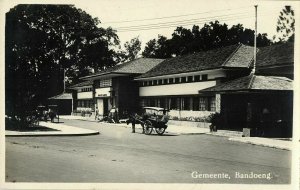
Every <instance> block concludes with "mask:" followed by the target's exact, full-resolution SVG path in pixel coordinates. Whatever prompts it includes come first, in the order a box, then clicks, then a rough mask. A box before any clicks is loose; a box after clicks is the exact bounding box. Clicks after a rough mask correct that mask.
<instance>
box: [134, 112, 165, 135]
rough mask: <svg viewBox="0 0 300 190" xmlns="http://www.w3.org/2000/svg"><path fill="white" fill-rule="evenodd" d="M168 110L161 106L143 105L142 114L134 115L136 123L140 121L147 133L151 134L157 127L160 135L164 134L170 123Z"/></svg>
mask: <svg viewBox="0 0 300 190" xmlns="http://www.w3.org/2000/svg"><path fill="white" fill-rule="evenodd" d="M168 111H169V110H167V109H165V108H160V107H143V112H142V116H138V115H136V116H135V117H134V119H135V123H140V124H141V125H142V127H143V131H144V132H145V134H146V135H150V134H151V133H152V131H153V129H155V131H156V133H157V134H158V135H163V134H164V132H165V130H166V129H167V127H168V125H167V123H168V120H169V117H168Z"/></svg>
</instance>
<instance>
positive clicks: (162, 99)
mask: <svg viewBox="0 0 300 190" xmlns="http://www.w3.org/2000/svg"><path fill="white" fill-rule="evenodd" d="M159 107H162V108H166V100H165V98H160V99H159Z"/></svg>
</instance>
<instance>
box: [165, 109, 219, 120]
mask: <svg viewBox="0 0 300 190" xmlns="http://www.w3.org/2000/svg"><path fill="white" fill-rule="evenodd" d="M212 113H215V112H214V111H189V110H170V112H169V115H170V116H171V118H172V117H178V118H179V119H180V118H187V117H194V118H202V117H207V116H209V115H210V114H212Z"/></svg>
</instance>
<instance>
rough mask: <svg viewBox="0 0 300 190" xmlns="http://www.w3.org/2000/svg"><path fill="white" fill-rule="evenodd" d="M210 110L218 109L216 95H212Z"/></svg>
mask: <svg viewBox="0 0 300 190" xmlns="http://www.w3.org/2000/svg"><path fill="white" fill-rule="evenodd" d="M209 107H210V111H216V98H215V97H211V98H210V105H209Z"/></svg>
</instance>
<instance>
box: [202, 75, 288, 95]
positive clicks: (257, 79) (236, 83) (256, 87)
mask: <svg viewBox="0 0 300 190" xmlns="http://www.w3.org/2000/svg"><path fill="white" fill-rule="evenodd" d="M292 90H293V80H291V79H288V78H286V77H277V76H258V75H255V74H250V75H248V76H245V77H241V78H238V79H235V80H232V81H228V82H225V83H221V84H219V85H216V86H213V87H210V88H206V89H202V90H199V93H200V94H202V93H235V92H236V93H241V92H272V91H274V92H276V91H282V92H283V91H292Z"/></svg>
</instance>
